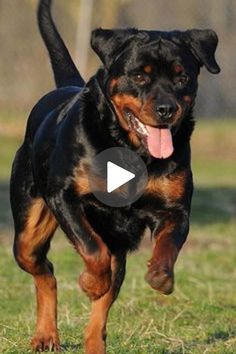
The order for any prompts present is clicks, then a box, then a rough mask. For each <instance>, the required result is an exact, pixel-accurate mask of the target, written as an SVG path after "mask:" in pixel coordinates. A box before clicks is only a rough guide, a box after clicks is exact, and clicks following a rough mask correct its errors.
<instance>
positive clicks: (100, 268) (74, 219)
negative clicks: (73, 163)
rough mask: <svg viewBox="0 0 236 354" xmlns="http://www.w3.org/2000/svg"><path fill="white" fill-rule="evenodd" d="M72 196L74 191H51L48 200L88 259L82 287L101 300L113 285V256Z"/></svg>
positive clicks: (60, 222) (82, 277)
mask: <svg viewBox="0 0 236 354" xmlns="http://www.w3.org/2000/svg"><path fill="white" fill-rule="evenodd" d="M72 199H73V198H72V197H71V190H70V191H68V190H65V189H61V190H59V191H56V192H55V191H54V192H53V193H50V194H48V197H47V203H48V205H49V207H50V209H51V210H52V212H53V213H54V215H55V217H56V219H57V221H58V223H59V225H60V226H61V228H62V230H63V231H64V232H65V233H66V235H67V236H68V238H69V239H70V241H71V242H72V243H73V245H74V246H75V248H76V250H77V251H78V252H79V254H80V255H81V256H82V258H83V260H84V262H85V271H84V272H83V273H82V275H81V276H80V286H81V287H82V289H83V290H84V291H85V292H86V293H87V295H88V296H89V297H90V298H91V299H98V298H99V297H101V296H102V295H104V294H105V293H106V292H107V291H108V290H109V288H110V285H111V255H110V252H109V250H108V248H107V246H106V245H105V243H104V242H103V240H102V239H101V237H100V236H99V235H98V234H97V233H96V232H95V231H94V230H93V228H92V227H91V225H90V224H89V222H88V220H87V219H86V216H85V214H84V212H83V209H82V207H81V206H80V205H78V204H79V203H77V204H75V203H74V202H73V200H72Z"/></svg>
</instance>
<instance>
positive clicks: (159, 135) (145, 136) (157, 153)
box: [124, 108, 174, 159]
mask: <svg viewBox="0 0 236 354" xmlns="http://www.w3.org/2000/svg"><path fill="white" fill-rule="evenodd" d="M124 113H125V117H126V119H127V122H128V125H129V128H130V130H134V131H135V132H136V134H137V135H138V137H139V139H140V141H141V143H142V145H143V146H144V147H145V148H146V149H147V150H148V151H149V153H150V155H152V156H153V157H155V158H158V159H167V158H168V157H170V156H171V155H172V154H173V151H174V147H173V139H172V134H171V130H170V127H169V126H168V125H162V126H158V127H153V126H151V125H148V124H144V123H142V122H141V121H140V119H139V118H138V117H137V116H136V115H135V114H134V113H133V111H131V110H130V109H127V108H126V109H125V111H124Z"/></svg>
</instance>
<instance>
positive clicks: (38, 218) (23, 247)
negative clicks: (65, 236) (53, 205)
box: [17, 198, 57, 274]
mask: <svg viewBox="0 0 236 354" xmlns="http://www.w3.org/2000/svg"><path fill="white" fill-rule="evenodd" d="M56 228H57V221H56V219H55V217H54V216H53V214H52V213H51V211H50V210H49V209H48V207H47V205H46V204H45V202H44V200H43V199H41V198H38V199H36V201H35V202H34V203H33V204H32V206H31V208H30V209H29V212H28V216H27V219H26V224H25V228H24V231H23V232H22V233H21V234H20V235H19V243H18V249H17V260H18V262H19V264H20V265H21V266H22V267H23V268H24V269H25V270H26V271H28V272H29V273H32V274H36V273H37V272H39V271H40V265H36V264H35V261H34V257H35V256H34V251H35V250H37V247H39V246H40V245H42V244H44V243H45V242H46V241H47V239H48V238H49V237H50V236H51V235H52V234H53V232H54V231H55V230H56Z"/></svg>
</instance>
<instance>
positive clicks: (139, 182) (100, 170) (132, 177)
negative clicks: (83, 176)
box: [89, 147, 148, 207]
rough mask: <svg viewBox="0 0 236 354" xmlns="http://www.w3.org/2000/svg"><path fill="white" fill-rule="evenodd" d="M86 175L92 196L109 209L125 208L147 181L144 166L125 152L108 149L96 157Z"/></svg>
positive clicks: (127, 150) (135, 197)
mask: <svg viewBox="0 0 236 354" xmlns="http://www.w3.org/2000/svg"><path fill="white" fill-rule="evenodd" d="M91 165H92V168H91V170H90V172H89V184H90V189H91V191H92V193H93V194H94V195H95V197H96V198H97V199H98V200H99V201H101V202H102V203H104V204H106V205H109V206H112V207H123V206H128V205H130V204H132V203H133V202H135V201H136V200H137V199H138V198H139V197H140V196H141V195H142V193H143V192H144V189H145V187H146V184H147V181H148V173H147V169H146V166H145V163H144V162H143V160H142V159H141V157H140V156H138V154H136V153H135V152H134V151H132V150H129V149H126V148H116V147H115V148H110V149H106V150H104V151H102V152H101V153H100V154H98V155H96V156H95V158H94V159H93V161H92V164H91Z"/></svg>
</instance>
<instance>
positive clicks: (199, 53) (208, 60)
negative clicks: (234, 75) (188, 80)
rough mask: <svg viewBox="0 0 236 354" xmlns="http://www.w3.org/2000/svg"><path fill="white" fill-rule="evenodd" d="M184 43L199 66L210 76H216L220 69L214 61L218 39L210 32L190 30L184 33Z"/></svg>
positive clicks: (207, 30)
mask: <svg viewBox="0 0 236 354" xmlns="http://www.w3.org/2000/svg"><path fill="white" fill-rule="evenodd" d="M183 39H184V42H185V43H186V44H187V45H188V46H189V47H190V50H191V52H192V53H193V55H194V56H195V57H196V58H197V60H198V61H199V63H200V65H201V66H203V65H205V67H206V68H207V70H208V71H210V72H211V73H212V74H218V73H219V72H220V67H219V66H218V64H217V62H216V59H215V51H216V47H217V44H218V37H217V35H216V33H215V32H214V31H212V30H209V29H206V30H198V29H192V30H188V31H186V32H184V36H183Z"/></svg>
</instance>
